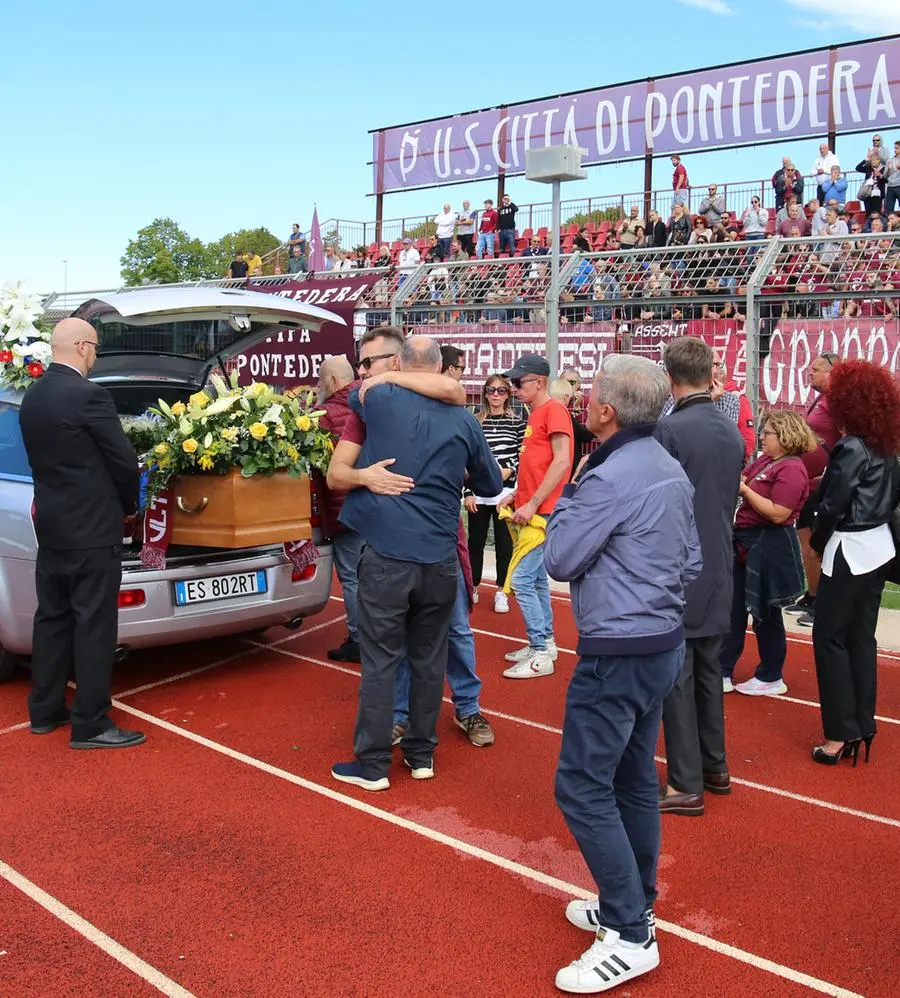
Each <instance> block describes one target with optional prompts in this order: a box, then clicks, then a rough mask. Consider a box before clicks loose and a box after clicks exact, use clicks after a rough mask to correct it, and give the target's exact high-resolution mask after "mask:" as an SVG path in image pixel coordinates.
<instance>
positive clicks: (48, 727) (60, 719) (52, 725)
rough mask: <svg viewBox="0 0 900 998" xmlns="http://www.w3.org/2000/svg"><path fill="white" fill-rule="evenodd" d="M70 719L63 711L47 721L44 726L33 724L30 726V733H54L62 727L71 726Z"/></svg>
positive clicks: (66, 712) (65, 711)
mask: <svg viewBox="0 0 900 998" xmlns="http://www.w3.org/2000/svg"><path fill="white" fill-rule="evenodd" d="M71 723H72V718H71V715H70V714H69V712H68V710H63V711H61V712H60V713H59V714H57V715H56V717H55V718H53V720H52V721H47V722H45V723H44V724H34V723H33V722H32V725H31V733H32V734H33V735H49V734H51V733H52V732H54V731H56V729H57V728H61V727H63V725H66V724H71Z"/></svg>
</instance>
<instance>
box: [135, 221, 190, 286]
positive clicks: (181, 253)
mask: <svg viewBox="0 0 900 998" xmlns="http://www.w3.org/2000/svg"><path fill="white" fill-rule="evenodd" d="M119 262H120V263H121V265H122V270H121V275H122V280H123V281H125V283H126V284H141V283H142V282H143V281H145V280H148V281H161V282H164V283H169V282H173V281H199V280H201V279H202V278H204V277H206V276H207V274H206V266H205V265H206V247H205V246H204V245H203V243H202V242H201V241H200V240H199V239H192V238H191V237H190V236H189V235H188V234H187V233H186V232H185V231H184V229H182V228H181V227H180V226H179V225H178V224H177V223H176V222H174V221H172V219H171V218H155V219H154V220H153V221H152V222H151V223H150V224H149V225H146V226H144V228H143V229H139V230H138V234H137V236H135V238H134V239H132V240H131V241H130V242H129V243H128V246H126V248H125V254H124V256H123V257H122V259H121V260H120V261H119Z"/></svg>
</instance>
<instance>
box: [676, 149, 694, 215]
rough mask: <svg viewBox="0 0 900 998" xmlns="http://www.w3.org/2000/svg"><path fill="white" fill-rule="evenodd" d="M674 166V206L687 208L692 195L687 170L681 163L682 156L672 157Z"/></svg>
mask: <svg viewBox="0 0 900 998" xmlns="http://www.w3.org/2000/svg"><path fill="white" fill-rule="evenodd" d="M672 166H674V167H675V172H674V173H673V174H672V190H673V191H674V194H673V195H672V204H683V205H685V207H686V206H687V203H688V197H689V195H690V191H689V189H688V175H687V169H686V168H685V166H684V164H683V163H682V162H681V157H680V156H673V157H672Z"/></svg>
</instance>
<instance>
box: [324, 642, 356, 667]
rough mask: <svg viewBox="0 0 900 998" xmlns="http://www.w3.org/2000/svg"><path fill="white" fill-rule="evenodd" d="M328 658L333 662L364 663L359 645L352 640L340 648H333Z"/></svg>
mask: <svg viewBox="0 0 900 998" xmlns="http://www.w3.org/2000/svg"><path fill="white" fill-rule="evenodd" d="M328 657H329V658H330V659H331V661H332V662H362V659H361V658H360V657H359V643H358V642H356V641H351V640H350V638H347V640H346V641H345V642H344V643H343V644H342V645H341V647H340V648H332V649H331V651H329V652H328Z"/></svg>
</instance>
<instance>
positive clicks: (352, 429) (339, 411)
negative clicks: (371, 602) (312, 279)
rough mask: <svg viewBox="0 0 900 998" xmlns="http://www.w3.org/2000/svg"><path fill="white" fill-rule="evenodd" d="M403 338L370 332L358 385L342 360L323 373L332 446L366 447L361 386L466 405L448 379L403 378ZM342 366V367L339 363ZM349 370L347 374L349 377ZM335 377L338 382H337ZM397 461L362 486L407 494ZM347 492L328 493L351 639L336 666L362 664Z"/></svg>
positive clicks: (356, 543)
mask: <svg viewBox="0 0 900 998" xmlns="http://www.w3.org/2000/svg"><path fill="white" fill-rule="evenodd" d="M403 340H404V337H403V332H402V330H400V329H398V328H397V327H396V326H376V327H374V328H372V329H368V330H367V331H366V332H365V334H364V335H363V338H362V340H361V341H360V346H359V362H358V364H357V368H356V369H357V373H358V375H359V379H360V380H359V381H354V380H353V377H352V374H353V372H352V368H350V364H349V363H348V362H347V361H345V360H344V358H343V357H340V358H329V359H328V360H326V361H325V363H324V364H323V365H322V368H321V370H320V372H319V394H320V403H321V404H322V405H323V406H324V408H325V412H326V415H325V416H324V417H323V419H322V426H323V427H324V428H325V429H326V430H328V431H329V432H330V433H332V435H333V438H334V442H335V444H336V445H337V443H338V442H339V441H340V440H341V439H344V438H345V436H346V439H348V440H350V441H351V442H352V443H354V444H358V445H360V446H361V445H362V443H363V442H364V441H365V423H364V422H363V421H362V420H361V419H359V417H358V416H357V415H356V414H355V413H354V412H353V410H352V409H351V408H350V394H351V392H353V391H354V390H356V389H358V388H359V387H360V381H361V382H362V383H363V384H373V385H374V384H378V383H385V382H388V381H391V380H392V381H393V383H394V384H397V385H401V386H402V387H404V388H408V389H409V390H410V391H412V392H417V393H418V394H420V395H425V396H428V397H430V398H434V399H437V400H438V401H443V402H447V403H449V404H450V405H465V401H466V393H465V390H464V389H463V388H462V386H461V385H454V384H453V383H452V382H450V381H449V379H447V378H436V377H435V376H434V375H432V374H426V373H412V372H401V371H399V370H398V363H399V359H400V348H401V347H402V346H403ZM342 361H343V363H341V362H342ZM348 368H349V371H348ZM335 371H337V372H339V374H340V376H339V377H337V378H335V377H333V376H332V375H333V373H334V372H335ZM393 463H394V461H393V459H390V460H385V461H379V462H377V463H376V464H374V465H372V466H371V467H369V468H361V469H359V470H358V474H359V476H360V482H359V484H360V485H361V486H363V487H365V488H368V489H371V490H372V491H373V492H378V493H380V494H382V495H398V494H400V492H399V491H397V490H398V489H402V488H403V480H402V476H399V475H395V474H394V473H393V472H392V471H390V470H389V468H390V466H391V465H392V464H393ZM346 491H347V487H343V488H337V489H336V488H334V487H332V488H331V489H330V490H329V496H328V506H329V508H330V509H331V510H332V511H333V512H334V520H335V522H334V524H332V526H334V529H335V534H334V567H335V571H336V572H337V577H338V579H339V580H340V583H341V588H342V589H343V592H344V601H345V608H346V611H347V632H348V633H347V637H346V639H345V640H344V641H343V643H342V644H341V645H340V646H339V647H338V648H331V649H329V651H328V657H329V658H330V659H331V660H332V661H333V662H359V661H360V652H359V635H358V631H357V616H356V613H357V604H356V593H357V586H358V581H357V566H358V565H359V556H360V552H361V551H362V546H363V539H362V537H361V535H360V534H359V533H358V532H357V531H355V530H350V529H348V528H347V527H346V526H344V524H342V523H340V521H339V520H338V519H337V518H338V517H339V516H340V509H341V506H342V504H343V498H344V495H345V494H346Z"/></svg>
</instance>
